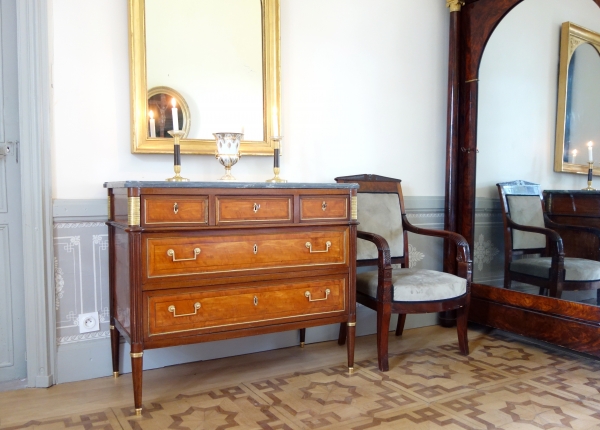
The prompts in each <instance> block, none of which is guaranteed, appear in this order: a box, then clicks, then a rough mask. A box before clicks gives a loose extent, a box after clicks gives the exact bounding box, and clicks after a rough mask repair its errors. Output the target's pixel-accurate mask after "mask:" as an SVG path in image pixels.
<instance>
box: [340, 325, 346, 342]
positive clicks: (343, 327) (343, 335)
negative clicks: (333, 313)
mask: <svg viewBox="0 0 600 430" xmlns="http://www.w3.org/2000/svg"><path fill="white" fill-rule="evenodd" d="M345 343H346V323H340V334H339V336H338V345H343V344H345Z"/></svg>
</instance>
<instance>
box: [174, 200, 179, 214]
mask: <svg viewBox="0 0 600 430" xmlns="http://www.w3.org/2000/svg"><path fill="white" fill-rule="evenodd" d="M173 212H175V213H177V212H179V205H178V204H177V202H175V204H174V205H173Z"/></svg>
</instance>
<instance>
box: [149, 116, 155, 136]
mask: <svg viewBox="0 0 600 430" xmlns="http://www.w3.org/2000/svg"><path fill="white" fill-rule="evenodd" d="M150 137H156V123H155V121H154V111H152V110H151V111H150Z"/></svg>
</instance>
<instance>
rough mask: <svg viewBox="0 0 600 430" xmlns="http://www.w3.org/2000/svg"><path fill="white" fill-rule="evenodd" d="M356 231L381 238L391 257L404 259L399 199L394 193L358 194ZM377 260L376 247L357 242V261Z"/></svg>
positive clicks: (366, 242)
mask: <svg viewBox="0 0 600 430" xmlns="http://www.w3.org/2000/svg"><path fill="white" fill-rule="evenodd" d="M357 201H358V222H359V223H360V224H359V226H358V230H360V231H367V232H370V233H375V234H378V235H380V236H383V238H384V239H385V240H387V242H388V244H389V246H390V254H391V257H392V258H394V257H404V235H403V230H402V213H401V209H400V198H399V195H398V194H396V193H369V192H360V189H359V192H358V200H357ZM376 258H377V247H376V246H375V245H374V244H373V243H372V242H369V241H366V240H358V242H357V259H358V260H368V259H376Z"/></svg>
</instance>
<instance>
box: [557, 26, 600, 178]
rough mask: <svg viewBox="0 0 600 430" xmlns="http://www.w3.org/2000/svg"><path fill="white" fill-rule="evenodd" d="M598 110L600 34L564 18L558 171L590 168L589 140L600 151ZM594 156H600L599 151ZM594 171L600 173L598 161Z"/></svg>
mask: <svg viewBox="0 0 600 430" xmlns="http://www.w3.org/2000/svg"><path fill="white" fill-rule="evenodd" d="M597 112H600V34H599V33H595V32H593V31H591V30H588V29H586V28H584V27H581V26H579V25H577V24H573V23H572V22H565V23H563V25H562V31H561V43H560V72H559V76H558V104H557V113H556V147H555V159H554V170H555V171H557V172H570V173H587V172H588V169H589V164H588V161H589V157H588V155H589V154H588V148H587V145H588V142H592V145H593V146H597V149H596V151H600V121H598V115H597ZM592 156H593V154H592ZM595 158H596V159H600V156H599V155H598V153H597V154H596V157H595ZM594 174H595V175H600V165H599V164H598V163H595V167H594Z"/></svg>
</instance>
